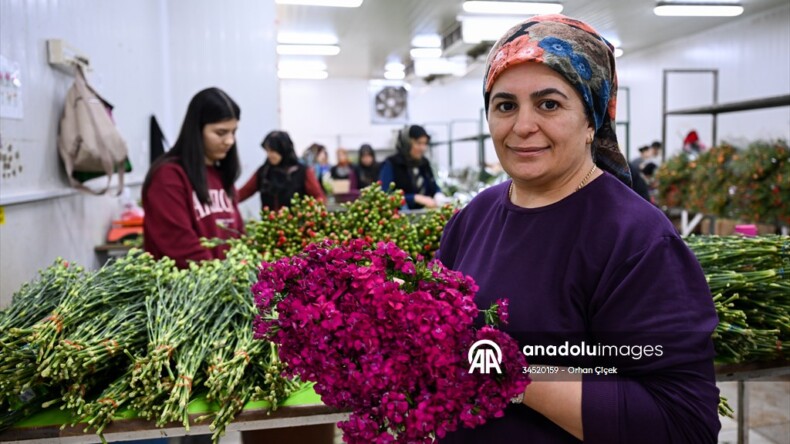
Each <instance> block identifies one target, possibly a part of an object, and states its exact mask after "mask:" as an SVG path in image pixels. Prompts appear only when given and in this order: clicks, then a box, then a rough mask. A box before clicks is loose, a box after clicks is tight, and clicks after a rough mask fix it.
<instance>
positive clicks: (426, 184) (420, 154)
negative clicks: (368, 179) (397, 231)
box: [379, 125, 441, 209]
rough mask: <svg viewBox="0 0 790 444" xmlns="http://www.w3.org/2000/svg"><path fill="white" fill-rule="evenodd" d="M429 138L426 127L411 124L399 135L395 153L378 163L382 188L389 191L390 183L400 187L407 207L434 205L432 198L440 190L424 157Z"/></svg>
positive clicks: (431, 206) (434, 206)
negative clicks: (380, 163) (379, 164)
mask: <svg viewBox="0 0 790 444" xmlns="http://www.w3.org/2000/svg"><path fill="white" fill-rule="evenodd" d="M430 140H431V138H430V136H428V133H427V132H426V131H425V128H423V127H421V126H419V125H412V126H410V127H407V128H404V129H402V130H401V131H400V133H399V134H398V140H397V142H396V146H395V148H396V149H397V151H398V152H397V153H396V154H393V155H392V156H390V157H388V158H387V159H386V160H385V161H384V163H382V165H381V172H380V173H379V180H381V187H382V189H384V190H385V191H389V186H390V183H394V184H395V188H396V189H399V190H403V193H404V197H405V198H406V205H407V206H408V207H409V209H420V208H436V207H437V206H438V204H437V202H436V199H435V198H434V197H435V196H436V195H437V194H438V193H440V192H441V190H440V189H439V186H438V185H437V184H436V179H434V175H433V170H432V169H431V164H430V163H428V160H427V159H426V158H425V157H424V156H425V151H426V150H427V149H428V142H430Z"/></svg>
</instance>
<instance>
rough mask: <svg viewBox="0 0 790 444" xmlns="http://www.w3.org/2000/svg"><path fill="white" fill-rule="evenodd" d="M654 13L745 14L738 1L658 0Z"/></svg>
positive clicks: (694, 15) (678, 14)
mask: <svg viewBox="0 0 790 444" xmlns="http://www.w3.org/2000/svg"><path fill="white" fill-rule="evenodd" d="M653 13H654V14H655V15H658V16H662V17H668V16H679V17H735V16H738V15H741V14H743V6H741V5H740V4H738V3H710V2H706V3H690V2H684V3H672V2H658V3H657V4H656V7H655V8H653Z"/></svg>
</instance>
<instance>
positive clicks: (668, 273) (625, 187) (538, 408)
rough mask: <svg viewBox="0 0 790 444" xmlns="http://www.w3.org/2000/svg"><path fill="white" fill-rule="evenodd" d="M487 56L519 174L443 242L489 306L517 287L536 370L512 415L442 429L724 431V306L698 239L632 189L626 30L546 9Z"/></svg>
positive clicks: (602, 433)
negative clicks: (622, 76) (717, 346)
mask: <svg viewBox="0 0 790 444" xmlns="http://www.w3.org/2000/svg"><path fill="white" fill-rule="evenodd" d="M486 68H487V69H486V75H485V80H484V97H485V107H486V111H487V116H488V124H489V129H490V132H491V138H492V140H493V142H494V146H495V148H496V153H497V156H498V157H499V161H500V162H501V164H502V166H503V168H504V169H505V171H507V173H508V174H509V175H510V177H511V178H512V180H511V181H509V182H507V183H503V184H501V185H498V186H494V187H491V188H489V189H487V190H485V191H484V192H482V193H480V194H479V195H478V196H477V197H476V198H475V199H474V200H472V202H471V203H470V204H469V205H468V206H467V207H466V208H464V209H463V210H462V211H460V212H459V213H458V214H456V215H455V217H454V218H453V219H452V220H451V221H450V222H449V224H448V225H447V227H446V229H445V231H444V235H443V238H442V242H441V247H440V251H439V253H438V257H439V259H440V260H441V261H442V262H443V263H444V264H445V265H446V266H448V267H450V268H452V269H454V270H459V271H462V272H463V273H466V274H468V275H471V276H472V277H473V278H474V279H475V280H476V281H477V283H478V285H479V286H480V291H479V293H478V295H477V303H478V304H479V305H480V306H481V307H488V306H489V305H490V304H491V303H493V302H494V301H495V300H496V299H499V298H508V299H509V301H510V323H509V324H508V325H507V326H506V329H507V331H508V332H509V333H510V334H511V335H512V336H513V337H515V338H516V339H517V340H518V341H519V343H520V345H521V346H522V347H524V352H525V353H526V354H528V356H527V360H528V361H529V363H530V364H531V365H532V366H531V367H530V368H529V369H528V370H530V371H531V377H532V380H533V382H532V383H531V384H530V385H529V386H528V387H527V389H526V391H525V393H524V394H523V398H522V399H516V400H514V401H515V402H514V404H513V405H511V406H510V407H509V408H508V410H507V411H506V413H505V416H504V417H502V418H499V419H495V420H491V421H489V422H488V423H486V424H485V425H483V426H481V427H479V428H476V429H474V430H467V429H462V430H459V431H457V432H455V433H453V434H451V435H449V436H448V437H447V438H446V439H444V440H442V442H443V443H505V442H529V443H551V444H555V443H577V442H580V441H582V440H583V441H584V442H585V443H603V444H613V443H640V444H645V443H662V444H663V443H694V444H698V443H715V442H716V439H717V434H718V431H719V428H720V424H719V420H718V416H717V405H718V394H719V392H718V389H717V388H716V385H715V378H714V371H713V356H714V351H713V343H712V340H711V333H712V331H713V329H714V328H715V326H716V324H717V322H718V319H717V317H716V312H715V310H714V307H713V302H712V300H711V297H710V293H709V290H708V286H707V283H706V281H705V277H704V275H703V273H702V269H701V268H700V266H699V264H698V262H697V261H696V259H695V257H694V255H693V254H692V253H691V252H690V251H689V249H688V248H687V247H686V245H685V243H684V242H683V240H682V239H681V238H680V237H678V235H677V234H676V232H675V229H674V227H673V226H672V224H671V223H670V222H669V221H668V220H667V219H666V217H665V216H664V215H663V214H662V213H661V212H660V211H659V210H658V209H656V208H655V207H654V206H652V205H650V204H649V203H648V202H647V201H645V200H644V199H642V198H640V197H639V196H638V195H637V194H636V193H634V192H633V191H632V190H631V189H630V184H631V178H630V174H629V169H628V164H627V162H626V161H625V159H624V158H623V156H622V154H621V153H620V150H619V148H618V145H617V139H616V134H615V126H614V116H615V108H616V106H615V99H616V92H617V78H616V74H615V62H614V55H613V53H612V47H611V45H609V44H608V43H607V42H606V41H605V40H604V39H603V38H602V37H601V36H600V35H599V34H598V33H597V32H595V31H594V30H593V29H592V28H591V27H590V26H589V25H586V24H585V23H582V22H580V21H577V20H574V19H570V18H568V17H564V16H561V15H551V16H537V17H532V18H530V19H528V20H527V21H526V22H524V23H521V24H520V25H517V26H515V27H514V28H512V29H511V30H510V31H508V32H507V33H506V34H505V36H503V37H502V38H501V39H500V40H499V42H497V44H496V45H495V46H494V47H493V49H492V50H491V53H490V54H489V56H488V62H487V67H486ZM551 345H553V346H555V347H556V348H551V347H548V346H551ZM563 346H564V347H563ZM541 372H544V373H541Z"/></svg>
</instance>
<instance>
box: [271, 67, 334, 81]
mask: <svg viewBox="0 0 790 444" xmlns="http://www.w3.org/2000/svg"><path fill="white" fill-rule="evenodd" d="M277 77H279V78H281V79H299V80H324V79H325V78H327V77H329V73H328V72H326V71H304V70H301V69H297V70H291V69H278V70H277Z"/></svg>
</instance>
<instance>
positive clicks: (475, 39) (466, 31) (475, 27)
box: [458, 15, 524, 45]
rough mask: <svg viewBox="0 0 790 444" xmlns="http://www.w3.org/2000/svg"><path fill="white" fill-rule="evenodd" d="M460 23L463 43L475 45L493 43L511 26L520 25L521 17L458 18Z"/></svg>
mask: <svg viewBox="0 0 790 444" xmlns="http://www.w3.org/2000/svg"><path fill="white" fill-rule="evenodd" d="M458 20H459V21H460V22H461V39H462V40H463V41H464V43H467V44H471V45H476V44H478V43H481V42H495V41H497V40H499V38H500V37H502V35H503V34H504V33H505V32H507V30H509V29H510V28H512V27H513V26H515V25H517V24H519V23H521V22H522V21H523V20H524V18H523V17H505V16H501V17H491V16H472V15H462V16H458Z"/></svg>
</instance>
